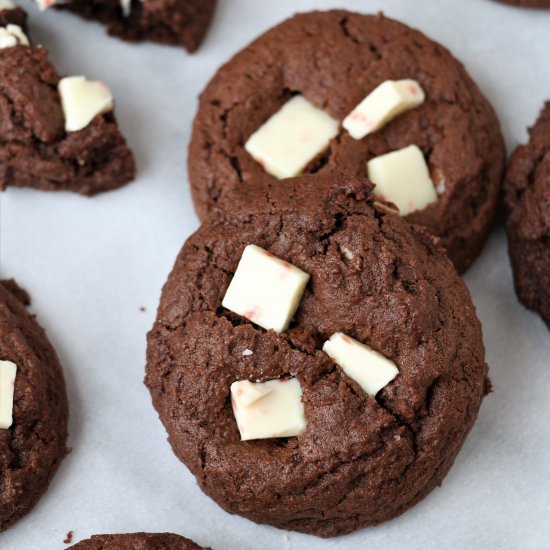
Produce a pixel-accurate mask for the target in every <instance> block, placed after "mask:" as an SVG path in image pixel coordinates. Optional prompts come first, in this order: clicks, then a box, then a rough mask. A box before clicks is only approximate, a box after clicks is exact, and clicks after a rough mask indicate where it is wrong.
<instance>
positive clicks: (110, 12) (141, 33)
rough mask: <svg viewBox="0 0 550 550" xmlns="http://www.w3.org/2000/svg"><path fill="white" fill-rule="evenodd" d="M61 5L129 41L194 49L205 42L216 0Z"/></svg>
mask: <svg viewBox="0 0 550 550" xmlns="http://www.w3.org/2000/svg"><path fill="white" fill-rule="evenodd" d="M56 4H57V6H56V7H58V8H60V9H66V10H70V11H72V12H74V13H77V14H78V15H81V16H83V17H85V18H86V19H92V20H97V21H100V22H101V23H103V24H104V25H106V26H107V30H108V32H109V34H111V35H113V36H117V37H119V38H122V39H123V40H129V41H141V40H150V41H153V42H159V43H160V44H174V45H179V46H182V47H184V48H185V49H186V50H187V51H188V52H189V53H192V52H194V51H195V50H196V49H197V48H198V47H199V45H200V44H201V42H202V41H203V39H204V37H205V35H206V31H207V30H208V27H209V25H210V21H211V19H212V16H213V15H214V11H215V8H216V0H155V1H151V0H145V1H143V0H142V1H140V2H138V1H135V0H134V1H132V0H72V1H70V2H63V1H59V0H58V1H57V2H56Z"/></svg>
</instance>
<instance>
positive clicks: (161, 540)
mask: <svg viewBox="0 0 550 550" xmlns="http://www.w3.org/2000/svg"><path fill="white" fill-rule="evenodd" d="M70 548H74V549H75V550H138V549H139V550H209V549H208V548H203V547H202V546H199V545H198V544H195V543H194V542H193V541H191V540H189V539H186V538H185V537H182V536H180V535H174V534H172V533H130V534H124V535H94V536H92V537H91V538H89V539H86V540H83V541H81V542H79V543H78V544H75V545H74V546H71V547H70Z"/></svg>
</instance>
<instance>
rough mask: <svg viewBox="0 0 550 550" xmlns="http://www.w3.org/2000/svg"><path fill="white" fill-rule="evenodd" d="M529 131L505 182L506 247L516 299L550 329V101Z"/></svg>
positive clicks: (512, 162) (517, 150)
mask: <svg viewBox="0 0 550 550" xmlns="http://www.w3.org/2000/svg"><path fill="white" fill-rule="evenodd" d="M529 136H530V139H529V143H528V144H527V145H521V146H519V147H518V148H517V149H516V150H515V151H514V153H513V154H512V156H511V158H510V161H509V163H508V170H507V173H506V178H505V181H504V192H505V195H504V200H505V205H506V210H507V223H506V231H507V234H508V251H509V253H510V260H511V262H512V269H513V272H514V283H515V287H516V293H517V295H518V298H519V300H520V302H521V303H522V304H523V305H524V306H525V307H528V308H529V309H533V310H535V311H536V312H537V313H538V314H539V315H540V316H541V317H542V318H543V320H544V321H545V323H546V325H547V326H548V327H549V328H550V102H548V103H546V105H545V106H544V109H543V110H542V112H541V114H540V117H539V119H538V121H537V122H536V124H535V125H534V126H533V127H532V128H531V129H530V130H529Z"/></svg>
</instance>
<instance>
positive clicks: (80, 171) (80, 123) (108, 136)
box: [0, 12, 135, 195]
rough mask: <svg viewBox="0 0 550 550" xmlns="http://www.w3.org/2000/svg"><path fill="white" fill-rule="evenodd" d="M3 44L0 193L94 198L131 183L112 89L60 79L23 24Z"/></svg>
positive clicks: (6, 30) (3, 31) (3, 34)
mask: <svg viewBox="0 0 550 550" xmlns="http://www.w3.org/2000/svg"><path fill="white" fill-rule="evenodd" d="M0 13H2V12H0ZM0 46H2V47H0V83H1V84H0V189H5V188H6V187H8V186H14V187H34V188H36V189H41V190H44V191H59V190H66V191H74V192H77V193H81V194H83V195H95V194H96V193H100V192H102V191H108V190H111V189H115V188H117V187H120V186H122V185H124V184H126V183H128V182H130V181H131V180H132V179H134V177H135V162H134V157H133V155H132V153H131V151H130V150H129V149H128V147H127V145H126V141H125V139H124V137H123V136H122V134H121V133H120V131H119V129H118V126H117V123H116V119H115V116H114V113H113V98H112V95H111V93H110V91H109V89H108V88H107V86H105V85H104V84H102V83H98V82H90V81H87V80H86V79H85V78H84V77H71V78H64V79H62V78H60V76H59V75H58V73H57V72H56V70H55V69H54V67H53V66H52V64H51V63H50V62H49V61H48V52H47V50H46V49H45V48H43V47H38V46H33V45H30V42H29V40H28V38H27V36H26V35H25V34H24V32H23V30H22V29H21V28H20V27H18V26H16V27H14V26H13V25H7V26H6V27H3V28H0Z"/></svg>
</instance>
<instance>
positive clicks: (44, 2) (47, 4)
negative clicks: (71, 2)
mask: <svg viewBox="0 0 550 550" xmlns="http://www.w3.org/2000/svg"><path fill="white" fill-rule="evenodd" d="M36 3H37V4H38V8H39V9H40V11H44V10H46V9H48V8H51V7H52V6H55V4H66V3H67V2H63V1H60V0H36Z"/></svg>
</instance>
